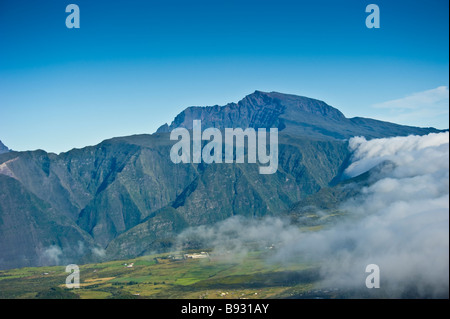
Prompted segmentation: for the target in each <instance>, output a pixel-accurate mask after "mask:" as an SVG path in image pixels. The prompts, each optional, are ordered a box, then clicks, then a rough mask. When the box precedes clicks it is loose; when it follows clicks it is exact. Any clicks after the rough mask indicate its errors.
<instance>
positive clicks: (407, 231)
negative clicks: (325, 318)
mask: <svg viewBox="0 0 450 319" xmlns="http://www.w3.org/2000/svg"><path fill="white" fill-rule="evenodd" d="M349 147H350V148H351V150H352V151H353V158H352V163H351V165H350V166H349V167H348V168H347V170H346V172H345V174H346V175H347V176H348V177H354V176H357V175H359V174H361V173H364V172H366V171H368V170H370V169H372V168H374V167H375V166H377V165H380V164H382V163H384V162H388V163H390V165H385V167H384V168H383V169H380V170H377V171H376V173H374V174H373V175H372V183H371V184H370V186H368V187H365V188H363V189H362V190H361V192H360V195H358V196H357V197H355V198H352V199H351V200H348V201H346V202H345V203H342V205H341V208H342V209H344V210H346V211H347V212H349V218H346V219H345V220H342V221H340V222H339V223H338V224H336V225H334V226H332V227H328V228H326V229H323V230H320V231H316V232H303V231H300V230H299V229H298V228H297V227H296V226H293V225H291V224H289V223H288V222H287V221H286V220H283V219H281V218H273V217H270V218H265V219H262V220H249V219H244V218H241V217H233V218H230V219H228V220H225V221H223V222H221V223H218V224H216V225H214V226H211V227H207V226H201V227H196V228H190V229H188V230H186V231H185V232H183V233H182V234H181V235H180V236H179V237H178V242H179V248H182V247H183V245H184V244H186V243H188V242H189V243H190V244H192V243H195V242H196V241H197V242H199V243H203V244H204V243H207V244H209V245H210V247H212V248H213V249H214V251H215V252H228V253H229V254H233V256H240V255H244V254H245V253H246V252H247V251H248V250H250V249H253V248H258V249H260V248H263V247H268V246H270V245H272V244H274V245H275V252H276V253H275V255H273V256H272V257H271V259H270V261H282V262H299V261H302V262H303V261H310V262H318V263H319V264H320V267H321V274H322V278H323V280H322V282H321V284H322V285H323V286H326V287H337V288H343V289H345V288H349V289H367V288H365V279H366V276H367V275H368V273H365V269H366V266H367V265H369V264H376V265H378V266H379V268H380V278H381V280H380V289H379V291H382V292H383V295H384V296H387V297H392V298H401V297H427V298H447V297H448V292H449V133H448V132H446V133H439V134H429V135H427V136H408V137H394V138H385V139H373V140H370V141H366V140H365V139H364V138H361V137H356V138H353V139H351V140H350V141H349ZM199 246H201V245H199Z"/></svg>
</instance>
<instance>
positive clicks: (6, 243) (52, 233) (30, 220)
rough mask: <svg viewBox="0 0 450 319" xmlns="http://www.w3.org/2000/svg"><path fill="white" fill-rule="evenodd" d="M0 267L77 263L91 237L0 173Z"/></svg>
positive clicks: (89, 244)
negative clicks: (74, 261)
mask: <svg viewBox="0 0 450 319" xmlns="http://www.w3.org/2000/svg"><path fill="white" fill-rule="evenodd" d="M0 189H1V190H2V191H1V193H0V229H1V231H0V243H1V249H0V266H1V267H0V268H12V267H24V266H41V265H48V264H58V263H59V262H64V263H67V262H71V261H72V260H78V259H79V256H80V255H82V254H84V253H85V252H86V251H87V250H89V248H90V247H93V241H92V239H91V237H90V236H89V235H88V234H87V233H85V232H84V231H82V230H81V229H80V228H79V227H78V226H77V225H76V223H75V222H74V221H73V220H71V219H70V218H68V217H66V216H64V215H62V214H60V213H59V212H57V211H55V210H54V209H52V208H51V206H50V205H49V204H47V203H45V202H44V201H43V200H41V199H39V198H38V197H37V196H35V195H34V194H32V193H30V192H29V191H27V190H26V189H25V188H24V187H23V186H22V185H21V184H20V183H19V182H18V181H17V180H15V179H14V178H11V177H9V176H5V175H2V174H0Z"/></svg>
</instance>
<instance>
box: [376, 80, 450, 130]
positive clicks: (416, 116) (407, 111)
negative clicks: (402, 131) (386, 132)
mask: <svg viewBox="0 0 450 319" xmlns="http://www.w3.org/2000/svg"><path fill="white" fill-rule="evenodd" d="M372 108H374V109H378V110H383V113H382V114H379V115H377V118H379V119H384V120H388V121H391V122H396V123H401V124H408V125H417V126H434V127H438V128H448V114H449V89H448V86H439V87H437V88H435V89H431V90H426V91H422V92H417V93H413V94H410V95H408V96H405V97H402V98H398V99H394V100H390V101H386V102H382V103H376V104H373V105H372ZM386 111H387V113H386Z"/></svg>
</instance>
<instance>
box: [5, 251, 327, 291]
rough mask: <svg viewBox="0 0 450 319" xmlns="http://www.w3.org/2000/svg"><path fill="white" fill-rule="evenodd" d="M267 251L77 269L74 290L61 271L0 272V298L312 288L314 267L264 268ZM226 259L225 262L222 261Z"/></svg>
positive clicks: (151, 257) (160, 256)
mask: <svg viewBox="0 0 450 319" xmlns="http://www.w3.org/2000/svg"><path fill="white" fill-rule="evenodd" d="M269 253H270V252H269V251H258V252H251V253H249V254H247V256H246V257H245V258H243V259H239V260H238V261H233V260H232V258H231V256H215V255H211V258H199V259H193V258H188V259H181V260H174V259H172V258H171V255H170V254H167V253H166V254H157V255H149V256H143V257H139V258H135V259H130V260H119V261H110V262H105V263H98V264H85V265H80V266H79V267H80V288H78V289H67V288H66V287H65V278H66V276H67V273H65V267H63V266H54V267H31V268H20V269H11V270H5V271H1V272H0V298H43V299H63V298H64V299H67V298H71V299H72V298H81V299H109V298H113V299H130V298H196V299H198V298H277V297H286V296H287V295H292V291H296V292H305V291H309V290H311V289H312V288H313V287H314V283H315V282H317V280H318V271H317V268H315V267H314V265H307V264H296V265H281V264H268V263H267V262H266V257H267V255H268V254H269ZM225 257H226V258H225Z"/></svg>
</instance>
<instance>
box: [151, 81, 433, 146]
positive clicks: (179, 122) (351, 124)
mask: <svg viewBox="0 0 450 319" xmlns="http://www.w3.org/2000/svg"><path fill="white" fill-rule="evenodd" d="M194 120H201V121H202V126H203V127H215V128H219V129H224V128H238V127H239V128H242V129H245V128H248V127H251V128H271V127H276V128H278V130H279V131H283V132H285V133H287V134H289V135H295V136H304V137H312V138H315V139H317V138H318V139H348V138H350V137H352V136H358V135H361V136H365V137H366V138H368V139H370V138H380V137H389V136H397V135H399V136H404V135H410V134H415V135H423V134H428V133H431V132H437V131H438V130H436V129H433V128H428V129H425V128H418V127H410V126H404V125H397V124H393V123H388V122H383V121H377V120H372V119H362V118H352V119H349V118H346V117H345V116H344V114H343V113H342V112H341V111H339V110H338V109H336V108H334V107H332V106H330V105H328V104H327V103H325V102H324V101H321V100H317V99H313V98H309V97H305V96H298V95H293V94H285V93H279V92H263V91H258V90H256V91H254V92H253V93H251V94H249V95H247V96H245V97H244V98H243V99H242V100H240V101H239V102H237V103H228V104H227V105H224V106H219V105H215V106H206V107H198V106H197V107H188V108H186V109H185V110H184V111H182V112H181V113H180V114H178V115H177V116H176V117H175V119H174V120H173V121H172V123H171V124H170V125H167V124H165V125H163V126H161V127H160V128H159V129H158V130H157V133H164V132H170V131H172V130H173V129H175V128H177V127H184V128H187V129H192V123H193V121H194Z"/></svg>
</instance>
